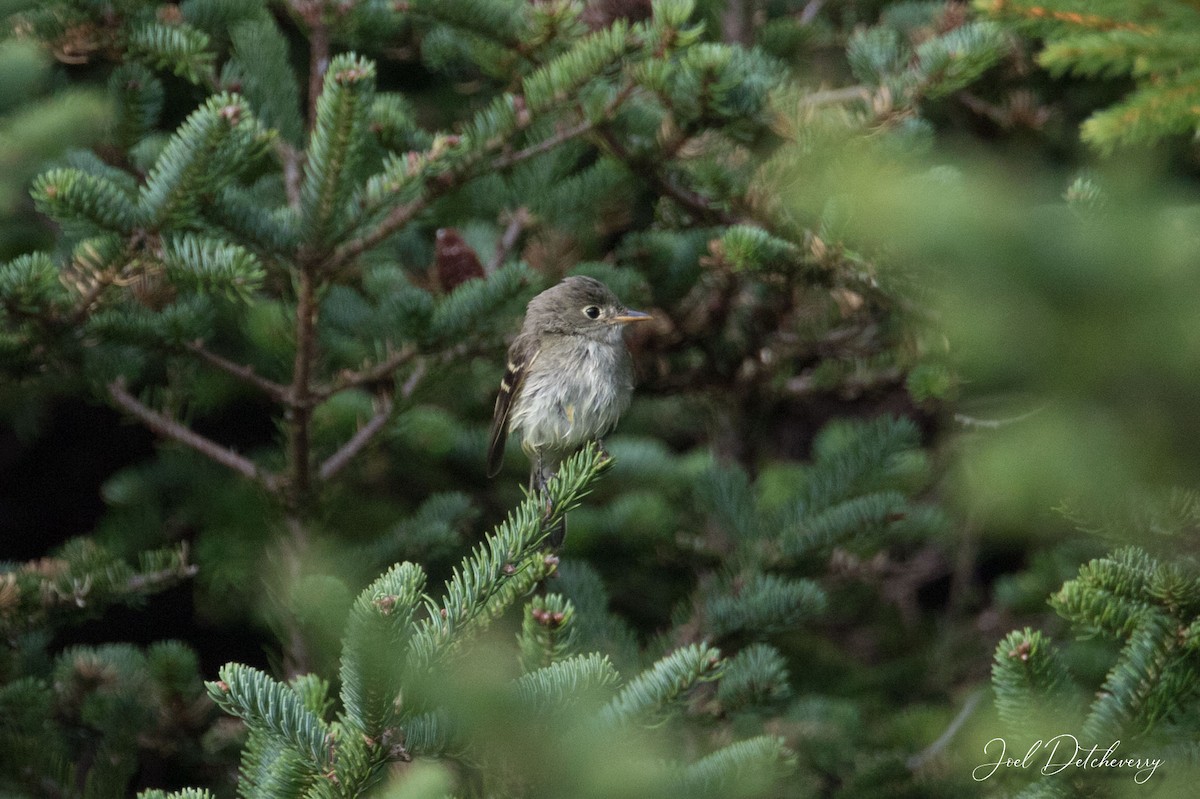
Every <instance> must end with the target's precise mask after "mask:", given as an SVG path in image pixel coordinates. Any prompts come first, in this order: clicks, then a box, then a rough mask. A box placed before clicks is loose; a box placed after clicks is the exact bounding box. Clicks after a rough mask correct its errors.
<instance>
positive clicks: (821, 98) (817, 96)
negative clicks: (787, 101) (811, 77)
mask: <svg viewBox="0 0 1200 799" xmlns="http://www.w3.org/2000/svg"><path fill="white" fill-rule="evenodd" d="M851 100H862V101H863V102H864V103H866V102H870V100H871V90H870V89H869V88H868V87H866V86H843V87H842V88H840V89H822V90H821V91H816V92H810V93H809V94H806V95H804V96H803V97H801V98H800V105H801V106H802V107H805V108H819V107H821V106H823V105H837V104H838V103H848V102H850V101H851Z"/></svg>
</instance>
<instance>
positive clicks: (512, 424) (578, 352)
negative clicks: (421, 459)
mask: <svg viewBox="0 0 1200 799" xmlns="http://www.w3.org/2000/svg"><path fill="white" fill-rule="evenodd" d="M649 318H650V315H649V314H644V313H642V312H640V311H632V310H630V309H629V308H627V307H626V306H625V304H624V303H622V302H621V301H620V300H619V299H617V296H616V295H615V294H613V292H612V291H611V290H610V289H609V288H608V287H607V286H605V285H604V284H603V283H601V282H600V281H599V280H595V279H593V278H590V277H579V276H576V277H568V278H566V279H565V280H563V281H562V282H560V283H559V284H558V285H556V286H553V287H551V288H548V289H546V290H545V291H543V292H542V293H541V294H538V295H537V296H536V297H534V298H533V299H532V300H530V301H529V306H528V308H527V309H526V312H525V322H524V324H523V325H522V326H521V332H520V333H519V334H518V335H517V337H516V339H514V340H513V343H512V346H511V347H509V349H508V365H507V368H506V369H505V372H504V379H503V380H501V381H500V394H499V396H497V397H496V408H495V411H494V412H493V415H492V430H491V435H490V438H489V441H490V444H489V446H488V461H487V471H488V476H489V477H494V476H495V475H496V474H497V473H498V472H499V471H500V465H501V463H502V462H503V460H504V444H505V441H506V439H507V438H508V433H509V431H510V430H512V431H515V432H518V433H520V435H521V447H522V449H524V450H525V454H526V455H527V456H528V457H529V460H530V467H531V471H530V476H529V487H530V490H532V491H537V492H539V493H540V492H542V491H543V490H544V489H545V487H546V483H547V482H548V481H549V480H550V478H551V477H553V476H554V474H555V472H557V471H558V467H559V465H560V464H561V463H562V461H563V460H564V459H565V458H567V457H568V456H570V455H571V454H572V453H573V452H575V451H576V450H578V449H579V448H580V447H581V446H583V445H584V444H586V443H587V442H589V441H597V442H600V441H601V439H602V438H603V436H604V435H606V434H607V433H608V432H609V431H611V430H612V429H613V427H615V426H616V424H617V419H618V418H620V416H621V413H622V412H623V411H624V410H625V409H626V408H628V407H629V399H630V395H631V393H632V392H633V364H632V362H631V360H630V357H629V350H628V349H626V347H625V340H624V338H623V335H622V331H623V329H624V327H625V325H626V324H629V323H630V322H641V321H644V320H647V319H649ZM565 535H566V523H565V522H563V523H562V524H561V525H559V526H557V527H556V528H555V529H554V530H551V531H550V534H549V542H550V544H551V546H555V547H557V546H559V545H560V544H562V540H563V538H564V536H565Z"/></svg>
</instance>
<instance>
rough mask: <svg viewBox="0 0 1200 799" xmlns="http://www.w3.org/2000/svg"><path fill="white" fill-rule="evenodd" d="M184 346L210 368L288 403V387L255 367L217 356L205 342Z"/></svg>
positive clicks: (195, 342) (276, 399) (190, 343)
mask: <svg viewBox="0 0 1200 799" xmlns="http://www.w3.org/2000/svg"><path fill="white" fill-rule="evenodd" d="M183 346H184V348H186V349H187V351H188V352H190V353H192V354H193V355H195V356H196V357H198V358H199V359H200V360H202V361H204V362H205V363H207V364H209V365H210V366H215V367H216V368H217V369H220V370H221V371H222V372H225V373H226V374H228V375H232V376H233V377H236V378H237V379H238V380H241V381H242V382H243V383H246V384H248V385H251V386H254V387H255V388H257V389H258V390H259V391H261V392H263V393H264V394H266V395H267V396H268V397H270V398H271V399H273V400H275V401H276V402H281V403H285V404H286V403H287V401H288V398H289V396H288V387H287V386H285V385H282V384H281V383H276V382H275V381H274V380H269V379H267V378H265V377H263V376H262V375H260V374H258V373H257V372H255V371H254V367H253V366H248V365H246V364H241V363H236V362H234V361H231V360H229V359H228V358H224V357H222V356H220V355H217V354H216V353H215V352H212V351H211V350H209V349H208V348H206V347H205V346H204V342H203V341H201V340H199V339H197V340H196V341H190V342H188V343H186V344H184V345H183Z"/></svg>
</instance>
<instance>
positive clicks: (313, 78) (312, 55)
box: [292, 0, 329, 130]
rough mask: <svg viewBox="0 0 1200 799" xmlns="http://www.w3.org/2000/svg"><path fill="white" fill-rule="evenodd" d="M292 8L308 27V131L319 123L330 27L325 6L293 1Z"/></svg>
mask: <svg viewBox="0 0 1200 799" xmlns="http://www.w3.org/2000/svg"><path fill="white" fill-rule="evenodd" d="M292 7H293V8H294V9H295V10H296V12H297V13H298V14H299V15H300V17H301V19H303V20H304V22H305V24H306V25H308V41H309V44H308V46H309V54H308V129H309V130H312V129H313V128H314V127H316V123H317V100H318V99H319V98H320V97H321V89H322V87H323V86H324V85H325V70H326V69H327V68H328V67H329V27H328V26H327V25H326V24H325V19H324V13H325V4H324V3H323V2H312V0H293V2H292Z"/></svg>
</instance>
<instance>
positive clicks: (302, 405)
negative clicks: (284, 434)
mask: <svg viewBox="0 0 1200 799" xmlns="http://www.w3.org/2000/svg"><path fill="white" fill-rule="evenodd" d="M301 261H302V262H301V264H300V270H299V271H300V275H299V278H298V279H299V286H298V287H297V291H296V357H295V359H294V361H293V363H292V382H291V385H290V386H289V387H288V395H287V396H288V405H289V413H288V414H287V426H288V439H289V441H288V457H289V464H288V466H289V470H290V472H291V475H290V482H291V489H292V491H293V497H292V499H293V500H295V501H300V500H303V499H305V498H307V496H308V489H309V478H310V477H311V476H312V475H311V467H312V463H311V457H312V453H311V441H310V439H309V432H310V431H309V426H310V422H311V421H312V409H313V404H314V403H313V398H312V388H313V387H312V365H313V357H314V355H315V351H316V346H317V342H316V338H317V334H316V328H317V297H316V286H315V285H314V280H315V279H314V277H313V273H312V268H311V267H310V266H309V265H308V264H307V263H304V262H303V261H304V259H301Z"/></svg>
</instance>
